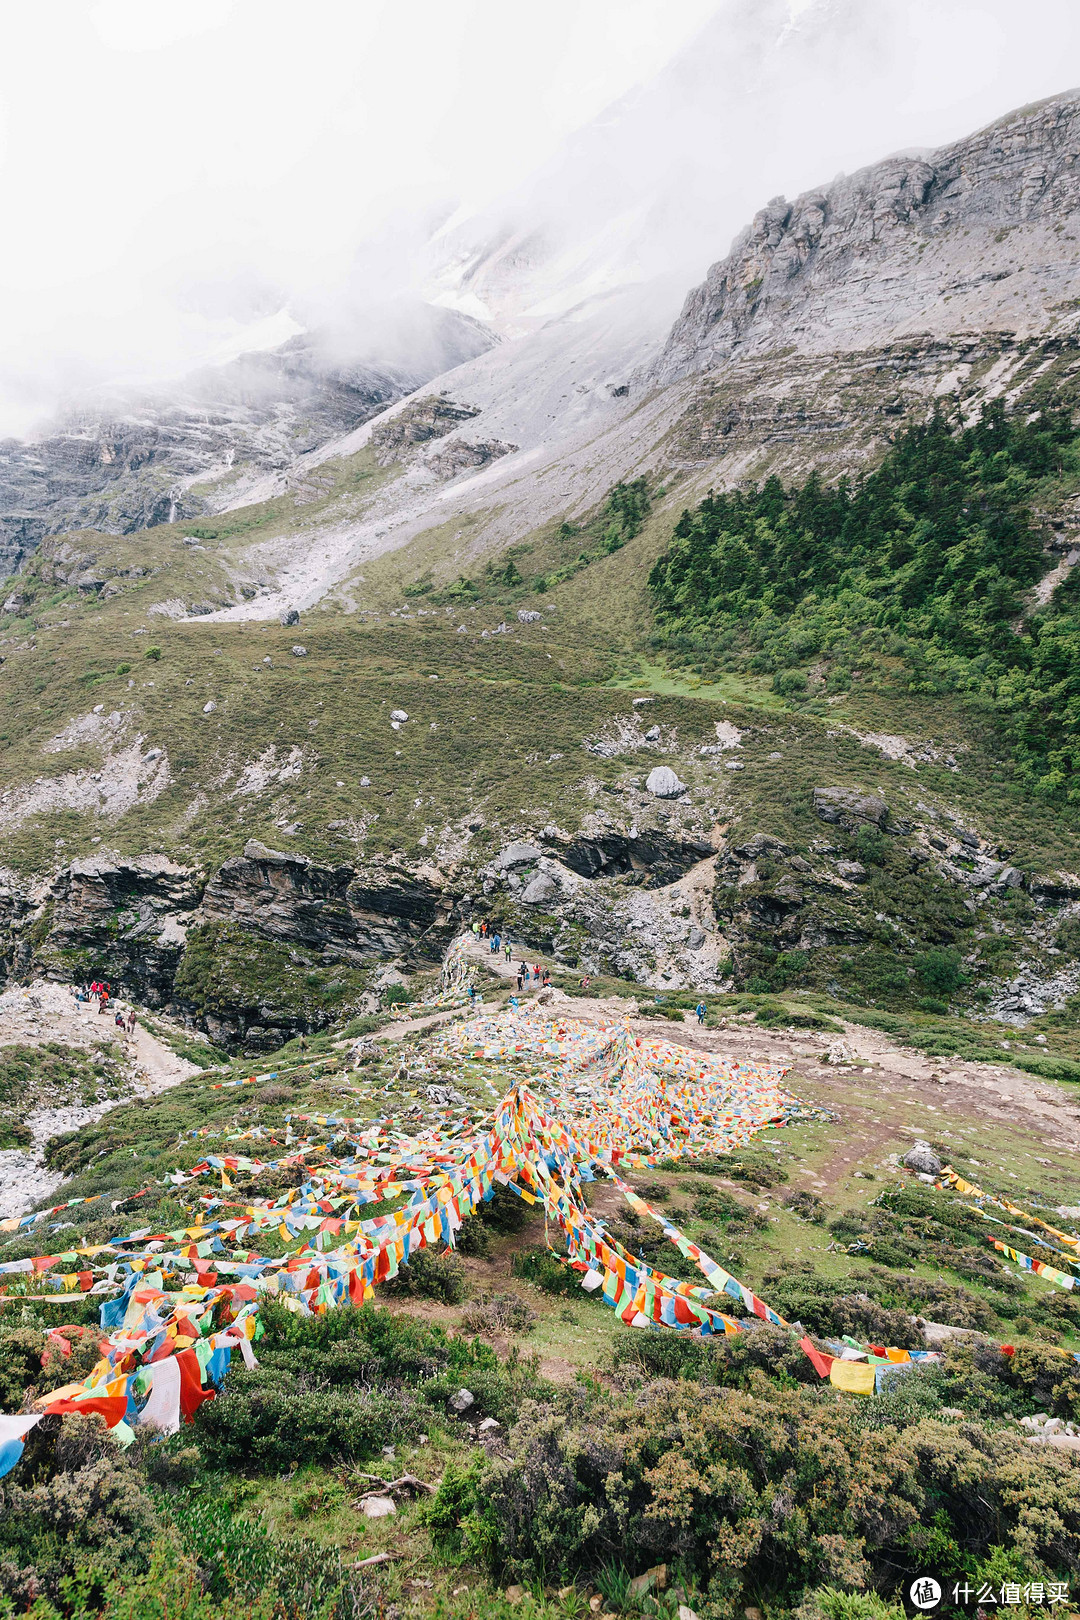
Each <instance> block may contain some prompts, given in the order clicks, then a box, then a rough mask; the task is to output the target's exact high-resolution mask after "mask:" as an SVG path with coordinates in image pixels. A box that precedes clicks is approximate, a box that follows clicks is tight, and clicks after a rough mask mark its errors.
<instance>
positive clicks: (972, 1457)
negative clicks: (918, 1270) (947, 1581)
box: [431, 1333, 1080, 1620]
mask: <svg viewBox="0 0 1080 1620" xmlns="http://www.w3.org/2000/svg"><path fill="white" fill-rule="evenodd" d="M633 1343H634V1345H635V1347H640V1355H639V1359H638V1360H637V1362H636V1364H635V1365H633V1366H629V1367H627V1366H625V1363H624V1373H625V1380H624V1381H625V1383H626V1385H627V1386H628V1387H627V1391H626V1393H619V1392H615V1393H613V1394H610V1395H609V1394H603V1395H596V1394H594V1395H586V1394H585V1393H584V1392H578V1393H576V1394H573V1395H566V1396H564V1397H562V1398H561V1399H560V1400H559V1401H558V1402H557V1403H554V1404H550V1405H546V1406H528V1407H526V1408H525V1409H524V1411H523V1414H522V1417H521V1419H520V1420H519V1422H518V1424H517V1425H516V1427H515V1428H514V1430H513V1431H512V1433H511V1435H510V1437H509V1445H508V1449H507V1453H506V1454H505V1455H503V1456H500V1457H496V1458H495V1459H493V1460H492V1461H491V1462H490V1463H489V1464H488V1465H487V1467H486V1468H484V1469H483V1470H475V1471H473V1473H472V1474H466V1473H465V1472H464V1471H458V1472H457V1473H455V1474H454V1476H453V1477H452V1478H451V1477H450V1476H448V1477H447V1480H444V1484H443V1488H442V1490H441V1491H440V1498H442V1499H443V1500H440V1499H437V1500H436V1502H435V1504H434V1505H433V1508H432V1510H431V1514H432V1519H433V1520H434V1521H437V1522H441V1523H442V1525H443V1534H444V1537H445V1538H446V1539H448V1540H450V1541H453V1540H455V1539H457V1540H458V1541H459V1542H460V1543H461V1544H462V1545H463V1547H464V1548H465V1549H466V1550H467V1551H469V1552H471V1553H472V1554H473V1555H478V1556H481V1557H483V1558H485V1559H486V1560H487V1561H488V1562H489V1564H491V1565H492V1566H494V1567H495V1568H496V1569H499V1570H500V1571H502V1572H504V1573H507V1572H509V1573H514V1574H516V1575H518V1576H522V1577H526V1578H542V1579H544V1580H546V1581H549V1582H556V1581H558V1580H561V1579H564V1578H568V1577H570V1576H572V1575H575V1574H588V1575H590V1576H592V1577H594V1578H595V1575H596V1573H597V1572H598V1571H599V1570H600V1569H601V1568H603V1567H604V1566H605V1565H608V1564H610V1563H611V1562H612V1561H622V1560H623V1559H625V1557H626V1550H627V1549H629V1548H632V1549H633V1557H634V1560H635V1563H636V1564H637V1565H638V1566H639V1567H643V1566H644V1565H646V1564H651V1563H656V1562H660V1561H664V1562H667V1563H669V1564H671V1565H673V1566H674V1568H675V1571H676V1573H677V1577H678V1578H679V1579H680V1580H681V1581H682V1582H683V1583H685V1584H688V1585H690V1586H691V1587H693V1588H694V1589H695V1590H696V1592H697V1593H698V1594H700V1595H699V1596H698V1597H697V1598H696V1600H695V1605H694V1606H695V1609H696V1610H697V1611H698V1612H699V1613H701V1614H702V1615H703V1616H705V1617H708V1620H713V1617H715V1620H723V1617H726V1616H730V1615H732V1614H735V1613H737V1612H739V1609H740V1607H741V1605H742V1604H743V1603H745V1602H747V1601H753V1602H755V1603H757V1604H762V1601H763V1600H764V1601H765V1603H766V1604H769V1605H771V1604H779V1605H782V1606H786V1605H788V1604H794V1603H797V1602H798V1601H799V1600H800V1598H804V1597H805V1596H806V1593H807V1591H808V1589H813V1588H816V1587H820V1586H822V1585H824V1584H833V1585H835V1586H837V1587H840V1588H846V1589H848V1590H851V1589H855V1590H858V1589H866V1588H870V1589H876V1590H877V1591H879V1592H883V1593H885V1594H891V1593H893V1592H895V1591H896V1589H897V1587H898V1585H899V1583H900V1581H901V1579H902V1578H903V1575H904V1574H905V1572H908V1571H912V1570H915V1569H918V1568H920V1567H928V1568H934V1569H935V1570H939V1571H942V1572H943V1573H944V1574H945V1575H947V1576H950V1575H954V1574H955V1575H956V1576H958V1577H960V1576H964V1575H967V1576H971V1575H972V1574H974V1573H975V1572H976V1571H978V1570H979V1569H980V1568H981V1567H982V1566H983V1565H984V1563H985V1561H986V1560H987V1559H988V1558H992V1557H995V1556H997V1557H1000V1556H1006V1557H1008V1558H1009V1559H1011V1561H1012V1565H1013V1567H1016V1568H1020V1569H1022V1570H1024V1571H1025V1572H1030V1574H1031V1575H1036V1574H1042V1575H1051V1574H1053V1575H1056V1576H1058V1577H1059V1578H1061V1577H1064V1578H1068V1577H1069V1576H1074V1575H1075V1573H1076V1572H1077V1571H1078V1570H1080V1492H1078V1490H1077V1484H1078V1482H1080V1469H1078V1468H1077V1466H1076V1462H1075V1459H1073V1458H1072V1457H1071V1456H1070V1457H1065V1456H1047V1455H1046V1454H1044V1453H1038V1454H1037V1453H1036V1452H1034V1451H1031V1450H1026V1449H1025V1448H1023V1447H1022V1446H1020V1445H1018V1443H1017V1439H1016V1436H1015V1434H998V1433H994V1432H991V1431H990V1430H989V1429H987V1428H986V1427H985V1426H984V1425H983V1424H981V1423H979V1422H977V1421H966V1422H964V1423H962V1424H958V1423H955V1422H945V1421H942V1420H941V1419H940V1418H939V1417H936V1416H932V1415H929V1413H928V1410H927V1407H928V1404H929V1403H932V1404H933V1405H934V1406H935V1407H936V1406H937V1405H938V1404H939V1403H940V1402H941V1400H942V1396H943V1394H944V1393H945V1391H946V1390H947V1388H948V1387H949V1386H950V1384H951V1382H953V1381H955V1379H956V1377H957V1374H958V1369H954V1370H953V1373H952V1375H951V1377H945V1376H939V1377H938V1378H937V1379H936V1387H932V1386H931V1384H929V1383H927V1384H924V1383H923V1382H922V1380H921V1375H920V1374H914V1373H913V1374H909V1375H907V1383H904V1382H903V1381H902V1380H897V1389H896V1390H895V1391H894V1392H893V1393H891V1394H889V1395H886V1396H883V1397H880V1398H875V1399H873V1400H871V1401H867V1402H864V1403H862V1404H858V1403H849V1402H839V1401H837V1400H836V1398H835V1392H833V1391H829V1390H825V1391H824V1392H823V1391H821V1390H820V1389H817V1388H802V1387H798V1386H797V1385H795V1383H794V1381H793V1380H794V1377H795V1376H805V1374H802V1373H801V1372H800V1371H799V1370H798V1369H797V1367H796V1365H795V1364H794V1363H792V1362H791V1349H790V1346H789V1345H788V1344H787V1343H786V1341H785V1343H784V1344H783V1345H781V1344H780V1343H779V1342H778V1339H777V1338H776V1336H773V1335H768V1334H767V1333H766V1334H764V1335H763V1336H762V1338H761V1340H760V1341H759V1343H758V1344H757V1345H755V1343H754V1340H753V1339H751V1340H749V1341H748V1342H744V1343H743V1344H741V1345H740V1346H739V1347H738V1349H737V1350H732V1349H730V1348H729V1347H728V1345H727V1344H726V1343H721V1344H720V1345H718V1346H715V1347H713V1346H708V1347H706V1346H701V1345H700V1344H690V1343H687V1344H686V1345H685V1348H684V1345H683V1343H682V1342H681V1341H671V1340H661V1339H660V1338H659V1337H657V1338H656V1339H655V1340H654V1339H652V1338H651V1336H648V1337H647V1336H645V1335H642V1336H641V1338H640V1339H637V1340H635V1341H633ZM661 1346H662V1347H663V1348H661ZM656 1357H659V1358H661V1359H665V1358H666V1359H668V1360H669V1361H671V1362H680V1361H681V1363H682V1365H681V1366H675V1365H672V1366H670V1367H669V1368H668V1369H666V1370H667V1372H668V1374H669V1376H667V1377H660V1378H656V1379H654V1381H651V1382H647V1383H645V1384H644V1385H642V1375H643V1374H644V1375H645V1376H646V1377H648V1375H649V1374H650V1373H653V1372H654V1369H653V1368H652V1366H651V1365H649V1363H650V1362H651V1361H652V1359H653V1358H656ZM755 1360H757V1361H758V1363H759V1367H760V1365H761V1364H763V1363H766V1362H770V1361H771V1362H772V1366H771V1368H770V1370H771V1371H772V1372H773V1373H774V1374H779V1375H780V1377H779V1383H780V1386H781V1387H778V1384H777V1382H775V1381H774V1382H771V1383H770V1381H769V1380H768V1379H767V1378H766V1377H765V1375H764V1373H763V1372H762V1371H761V1370H759V1369H758V1368H755V1366H754V1362H755ZM789 1363H790V1365H789ZM1059 1363H1060V1357H1059ZM965 1371H966V1372H967V1373H968V1374H969V1375H971V1376H975V1377H977V1375H976V1374H975V1373H974V1369H973V1368H971V1367H970V1365H969V1366H967V1367H966V1369H965ZM671 1372H676V1373H682V1374H684V1375H685V1374H686V1373H688V1372H689V1373H690V1375H691V1376H692V1377H693V1378H694V1380H695V1381H694V1382H693V1383H691V1384H688V1383H687V1380H686V1377H685V1376H683V1377H677V1378H676V1379H675V1381H672V1378H671V1376H670V1373H671ZM718 1374H719V1375H720V1376H722V1377H726V1378H727V1383H726V1385H721V1384H717V1383H713V1382H711V1380H712V1379H713V1378H714V1377H716V1376H717V1375H718ZM699 1379H700V1382H699V1381H697V1380H699ZM815 1382H816V1380H815ZM732 1386H737V1387H732ZM451 1498H452V1501H451V1500H450V1499H451ZM456 1526H460V1529H455V1527H456ZM995 1549H1003V1550H1004V1552H1003V1553H1000V1552H996V1551H995Z"/></svg>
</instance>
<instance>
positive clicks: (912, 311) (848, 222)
mask: <svg viewBox="0 0 1080 1620" xmlns="http://www.w3.org/2000/svg"><path fill="white" fill-rule="evenodd" d="M1078 149H1080V93H1078V92H1076V91H1069V92H1067V93H1066V94H1064V95H1060V96H1054V97H1051V98H1050V99H1049V100H1047V101H1043V102H1039V103H1038V104H1036V105H1035V106H1033V107H1027V108H1023V109H1021V110H1020V111H1018V112H1015V113H1012V114H1010V115H1009V116H1007V117H1006V118H1003V119H1001V120H1000V121H999V122H998V123H996V124H992V125H990V127H989V128H987V129H983V130H979V131H978V132H977V133H976V134H974V135H971V136H969V137H968V138H967V139H965V140H962V141H957V142H955V143H954V144H953V145H951V146H946V147H942V148H941V149H940V150H939V151H936V152H931V153H929V154H928V155H927V156H926V157H912V156H903V155H900V156H897V157H892V158H887V159H886V160H885V161H884V162H882V163H876V164H874V165H873V166H872V167H870V168H867V169H861V170H860V171H859V172H858V173H857V174H853V175H847V176H843V177H842V178H840V179H839V180H836V181H834V182H833V183H832V184H831V185H828V186H823V187H820V188H818V189H816V190H814V191H809V192H805V193H804V194H803V195H802V196H800V197H797V198H796V199H795V201H794V202H790V203H789V202H787V201H785V200H784V198H782V197H777V198H775V199H774V200H773V201H772V202H771V203H769V204H768V205H767V206H766V207H765V208H763V209H761V210H760V212H759V213H758V214H757V215H755V217H754V220H753V223H752V224H751V225H750V226H748V227H747V228H746V229H745V230H744V231H742V232H741V234H740V235H739V236H738V237H737V238H736V240H735V242H734V243H733V245H732V249H731V252H730V253H729V255H728V257H727V258H726V259H723V260H721V261H720V262H719V263H717V264H715V265H713V267H712V269H711V270H710V271H709V274H708V276H707V278H706V280H705V281H704V283H703V284H702V285H701V286H700V287H698V288H696V289H695V290H694V291H693V292H692V293H691V294H690V295H689V297H688V298H687V300H686V304H685V305H684V307H683V311H682V314H681V315H680V317H679V319H678V321H677V322H676V324H675V326H674V328H673V329H672V332H671V335H670V337H669V339H668V342H667V345H666V347H665V349H664V351H663V353H662V355H661V357H660V359H659V361H658V362H657V365H656V367H655V369H654V372H653V376H654V377H655V378H659V379H661V380H664V381H671V380H673V379H674V378H677V377H679V376H682V375H684V374H685V373H687V372H689V371H696V370H702V369H712V368H715V367H716V366H718V365H720V364H722V363H724V362H725V361H728V360H730V359H731V358H732V357H733V356H741V355H749V354H755V353H763V352H765V351H766V350H768V349H770V348H774V347H777V346H778V345H780V344H781V343H782V344H784V345H788V346H791V345H793V346H794V347H795V349H796V350H797V351H798V352H800V353H803V354H806V353H821V352H825V351H837V350H848V351H850V350H855V349H869V348H872V347H876V346H879V345H883V344H889V343H892V342H895V341H898V340H903V339H906V338H908V337H911V336H913V335H914V334H916V333H918V334H919V335H921V336H922V335H925V336H928V337H929V338H930V339H931V340H941V339H943V338H946V337H948V336H950V335H952V334H958V333H972V332H976V333H977V332H980V331H982V332H985V331H988V330H993V331H1002V330H1004V331H1007V332H1016V333H1018V334H1024V333H1026V332H1029V331H1032V330H1045V329H1046V328H1047V327H1048V326H1049V325H1051V324H1052V318H1051V312H1052V311H1054V310H1055V308H1056V309H1059V310H1060V308H1061V307H1062V303H1063V301H1064V300H1066V299H1069V298H1075V297H1076V296H1077V295H1078V293H1080V259H1078V257H1077V255H1076V254H1075V252H1074V251H1073V250H1072V248H1071V245H1070V242H1069V239H1068V237H1067V231H1068V230H1069V229H1071V227H1072V226H1074V225H1075V223H1076V221H1077V218H1078V216H1080V166H1078V165H1077V162H1076V154H1077V151H1078ZM1018 227H1022V228H1018Z"/></svg>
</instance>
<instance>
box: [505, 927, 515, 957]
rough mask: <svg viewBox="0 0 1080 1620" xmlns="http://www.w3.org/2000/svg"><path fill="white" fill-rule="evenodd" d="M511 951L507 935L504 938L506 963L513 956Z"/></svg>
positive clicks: (512, 948)
mask: <svg viewBox="0 0 1080 1620" xmlns="http://www.w3.org/2000/svg"><path fill="white" fill-rule="evenodd" d="M513 950H514V947H513V946H512V945H511V943H510V935H509V934H507V936H506V960H507V961H508V962H509V961H510V959H511V957H512V955H513Z"/></svg>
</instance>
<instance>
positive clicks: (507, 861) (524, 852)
mask: <svg viewBox="0 0 1080 1620" xmlns="http://www.w3.org/2000/svg"><path fill="white" fill-rule="evenodd" d="M543 853H544V852H543V850H542V849H538V848H537V846H536V845H535V844H507V846H506V848H505V849H500V851H499V853H498V854H497V855H496V857H495V859H494V860H493V861H492V863H491V864H492V866H493V867H494V869H495V871H496V872H509V871H511V870H512V869H513V868H514V867H515V866H531V865H532V864H533V862H534V861H538V860H539V859H540V857H541V855H542V854H543Z"/></svg>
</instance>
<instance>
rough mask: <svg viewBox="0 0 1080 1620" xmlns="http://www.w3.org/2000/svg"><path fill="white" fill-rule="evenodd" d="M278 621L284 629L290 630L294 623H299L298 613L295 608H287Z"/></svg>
mask: <svg viewBox="0 0 1080 1620" xmlns="http://www.w3.org/2000/svg"><path fill="white" fill-rule="evenodd" d="M278 623H279V624H280V625H281V626H282V628H283V629H284V630H291V629H292V627H293V625H294V624H299V623H300V615H299V613H298V612H297V611H296V609H295V608H289V609H288V610H287V612H285V613H283V614H282V615H281V618H280V619H279V621H278Z"/></svg>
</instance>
